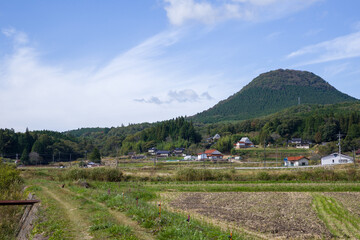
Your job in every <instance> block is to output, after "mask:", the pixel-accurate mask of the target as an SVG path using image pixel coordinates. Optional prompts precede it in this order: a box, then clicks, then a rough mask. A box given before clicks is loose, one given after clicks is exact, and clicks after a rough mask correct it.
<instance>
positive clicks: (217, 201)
mask: <svg viewBox="0 0 360 240" xmlns="http://www.w3.org/2000/svg"><path fill="white" fill-rule="evenodd" d="M170 205H171V207H173V208H177V209H181V210H185V211H189V212H196V213H197V214H201V215H204V216H207V217H211V218H215V219H217V220H220V221H222V222H223V221H226V222H230V223H235V224H236V225H238V226H240V227H241V228H245V229H248V230H250V231H256V232H261V233H263V234H266V235H268V236H269V237H271V238H278V237H279V238H291V239H306V238H326V239H328V238H331V233H330V232H329V230H327V228H326V226H325V225H324V223H323V222H322V221H321V220H320V219H319V218H318V217H317V214H316V212H315V210H314V208H313V207H312V196H311V194H310V193H302V192H226V193H219V192H216V193H181V194H179V195H178V196H177V197H176V199H174V200H173V201H172V202H171V203H170Z"/></svg>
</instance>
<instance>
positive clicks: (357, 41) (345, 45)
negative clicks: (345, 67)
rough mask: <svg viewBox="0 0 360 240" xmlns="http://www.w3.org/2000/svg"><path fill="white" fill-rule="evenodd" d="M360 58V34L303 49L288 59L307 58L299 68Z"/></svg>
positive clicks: (291, 54) (293, 53) (290, 55)
mask: <svg viewBox="0 0 360 240" xmlns="http://www.w3.org/2000/svg"><path fill="white" fill-rule="evenodd" d="M359 56H360V32H356V33H352V34H349V35H345V36H341V37H337V38H335V39H332V40H329V41H324V42H321V43H318V44H314V45H309V46H306V47H303V48H301V49H299V50H297V51H294V52H292V53H290V54H289V55H288V56H287V58H288V59H290V58H300V57H302V58H306V59H309V60H305V61H303V62H302V63H300V64H298V66H302V65H309V64H316V63H323V62H329V61H334V60H341V59H347V58H353V57H359Z"/></svg>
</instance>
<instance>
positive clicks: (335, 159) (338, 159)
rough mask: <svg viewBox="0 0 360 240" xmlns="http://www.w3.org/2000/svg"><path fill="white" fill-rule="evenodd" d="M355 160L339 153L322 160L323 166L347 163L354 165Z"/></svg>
mask: <svg viewBox="0 0 360 240" xmlns="http://www.w3.org/2000/svg"><path fill="white" fill-rule="evenodd" d="M353 162H354V159H353V158H352V157H349V156H347V155H344V154H341V156H340V155H339V154H338V153H332V154H330V155H328V156H325V157H323V158H321V165H333V164H345V163H353Z"/></svg>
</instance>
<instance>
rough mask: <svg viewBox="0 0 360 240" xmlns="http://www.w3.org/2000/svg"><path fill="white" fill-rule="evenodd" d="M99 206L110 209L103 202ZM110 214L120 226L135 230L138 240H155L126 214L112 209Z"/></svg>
mask: <svg viewBox="0 0 360 240" xmlns="http://www.w3.org/2000/svg"><path fill="white" fill-rule="evenodd" d="M63 190H64V191H67V192H68V193H69V194H72V195H75V196H77V197H83V198H84V199H87V200H88V201H91V200H90V199H88V198H86V197H84V196H83V195H81V194H78V193H74V192H72V191H71V190H69V189H63ZM97 203H98V204H99V205H101V206H102V207H104V208H108V207H107V206H106V205H105V204H104V203H101V202H97ZM108 211H109V213H110V214H111V215H112V216H113V217H114V218H115V219H116V221H117V222H118V223H119V224H122V225H126V226H128V227H130V228H131V229H132V230H133V233H134V235H135V236H136V237H137V238H138V239H143V240H153V239H155V238H154V237H153V235H151V234H150V233H148V232H147V231H146V229H145V228H143V227H141V226H139V224H138V223H137V222H136V221H133V220H132V219H130V218H129V217H127V216H126V215H125V214H124V213H122V212H119V211H115V210H112V209H108Z"/></svg>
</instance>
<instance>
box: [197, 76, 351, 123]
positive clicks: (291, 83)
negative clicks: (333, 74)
mask: <svg viewBox="0 0 360 240" xmlns="http://www.w3.org/2000/svg"><path fill="white" fill-rule="evenodd" d="M298 98H300V102H301V103H306V104H335V103H340V102H347V101H349V102H352V101H358V100H357V99H356V98H353V97H351V96H349V95H347V94H344V93H342V92H340V91H338V90H337V89H335V88H334V87H333V86H331V85H330V84H329V83H327V82H326V81H325V80H324V79H322V78H321V77H319V76H317V75H315V74H313V73H311V72H307V71H297V70H284V69H279V70H274V71H270V72H267V73H263V74H260V75H259V76H258V77H256V78H255V79H253V80H252V81H251V82H250V83H249V84H248V85H247V86H245V87H244V88H243V89H241V91H239V92H237V93H235V94H234V95H232V96H230V97H229V98H228V99H226V100H223V101H220V102H219V103H217V104H216V105H215V106H213V107H212V108H210V109H208V110H206V111H203V112H201V113H198V114H196V115H194V116H192V117H190V118H191V119H192V120H193V121H195V122H203V123H214V122H220V121H232V120H245V119H251V118H256V117H261V116H266V115H268V114H272V113H275V112H278V111H280V110H282V109H285V108H288V107H291V106H296V105H297V104H298Z"/></svg>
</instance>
